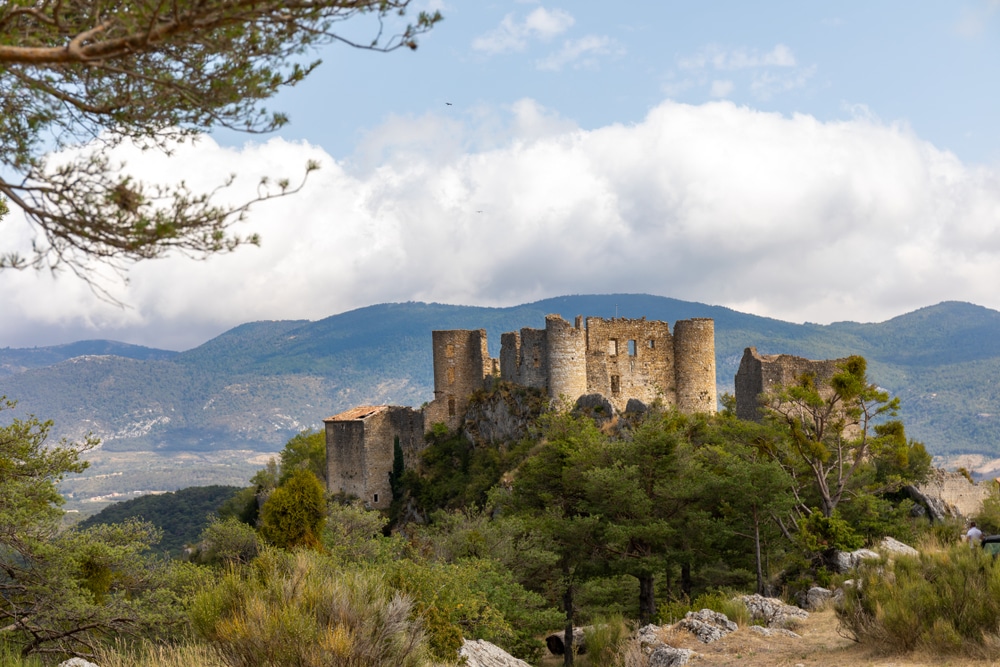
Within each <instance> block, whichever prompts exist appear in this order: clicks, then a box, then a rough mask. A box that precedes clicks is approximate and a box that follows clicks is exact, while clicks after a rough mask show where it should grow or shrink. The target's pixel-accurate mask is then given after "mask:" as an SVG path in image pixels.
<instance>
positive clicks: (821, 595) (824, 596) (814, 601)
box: [796, 586, 833, 611]
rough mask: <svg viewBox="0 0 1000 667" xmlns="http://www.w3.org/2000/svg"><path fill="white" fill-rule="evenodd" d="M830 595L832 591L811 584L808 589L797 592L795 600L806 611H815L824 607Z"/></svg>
mask: <svg viewBox="0 0 1000 667" xmlns="http://www.w3.org/2000/svg"><path fill="white" fill-rule="evenodd" d="M832 597H833V591H831V590H829V589H827V588H823V587H822V586H813V587H812V588H810V589H809V590H808V591H805V592H803V593H799V595H798V596H797V598H796V602H798V604H799V606H800V607H802V608H803V609H805V610H806V611H817V610H819V609H822V608H823V607H825V606H826V604H827V602H829V600H830V599H831V598H832Z"/></svg>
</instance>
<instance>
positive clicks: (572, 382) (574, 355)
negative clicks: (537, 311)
mask: <svg viewBox="0 0 1000 667" xmlns="http://www.w3.org/2000/svg"><path fill="white" fill-rule="evenodd" d="M582 324H583V322H582V318H579V317H578V318H577V319H576V323H575V326H574V325H571V324H570V323H569V322H567V321H566V320H564V319H563V318H561V317H559V316H558V315H546V316H545V338H546V344H547V347H548V359H547V368H546V370H547V373H548V379H549V382H548V384H549V388H548V389H549V398H553V399H556V398H559V397H560V396H565V397H567V398H568V399H569V400H571V401H575V400H576V399H577V398H579V397H580V396H582V395H583V394H586V393H587V332H586V331H584V330H583V327H582ZM529 386H531V385H529Z"/></svg>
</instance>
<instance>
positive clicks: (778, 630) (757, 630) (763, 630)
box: [750, 625, 802, 639]
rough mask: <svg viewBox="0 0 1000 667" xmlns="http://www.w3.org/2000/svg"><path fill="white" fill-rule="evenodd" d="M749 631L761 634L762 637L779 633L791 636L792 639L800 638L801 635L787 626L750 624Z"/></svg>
mask: <svg viewBox="0 0 1000 667" xmlns="http://www.w3.org/2000/svg"><path fill="white" fill-rule="evenodd" d="M750 632H753V633H754V634H758V635H761V636H763V637H774V636H775V635H781V636H783V637H791V638H792V639H801V638H802V636H801V635H797V634H795V633H794V632H792V631H791V630H788V629H787V628H765V627H764V626H762V625H751V626H750Z"/></svg>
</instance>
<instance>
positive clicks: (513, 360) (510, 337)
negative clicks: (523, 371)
mask: <svg viewBox="0 0 1000 667" xmlns="http://www.w3.org/2000/svg"><path fill="white" fill-rule="evenodd" d="M520 360H521V335H520V334H519V333H518V332H516V331H508V332H507V333H505V334H501V335H500V378H501V379H503V380H507V381H508V382H516V383H517V384H524V383H523V382H520V379H519V378H520V373H519V369H518V364H519V363H520Z"/></svg>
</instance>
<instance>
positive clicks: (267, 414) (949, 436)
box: [0, 294, 1000, 456]
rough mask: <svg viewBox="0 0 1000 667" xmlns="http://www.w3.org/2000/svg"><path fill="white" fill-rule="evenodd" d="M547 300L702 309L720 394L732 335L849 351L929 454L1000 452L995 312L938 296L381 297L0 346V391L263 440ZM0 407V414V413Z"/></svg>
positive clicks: (823, 351)
mask: <svg viewBox="0 0 1000 667" xmlns="http://www.w3.org/2000/svg"><path fill="white" fill-rule="evenodd" d="M548 313H558V314H561V315H562V316H563V317H565V318H566V319H571V318H573V317H574V316H576V315H578V314H579V315H585V316H588V315H590V316H601V317H614V316H615V315H616V314H617V315H618V316H619V317H643V316H645V317H646V318H648V319H658V320H666V321H668V322H670V324H671V326H673V323H674V322H675V321H676V320H678V319H687V318H691V317H711V318H714V319H715V326H716V357H717V367H718V385H719V391H720V393H721V392H723V391H730V392H731V391H732V386H733V378H734V375H735V373H736V369H737V367H738V365H739V360H740V358H741V356H742V354H743V350H744V348H745V347H748V346H755V347H756V348H757V349H758V350H759V351H760V352H762V353H788V354H795V355H800V356H806V357H810V358H814V359H820V358H834V357H842V356H846V355H849V354H861V355H864V356H865V357H867V358H868V360H869V363H870V375H871V377H872V379H873V380H874V381H876V382H878V383H879V384H880V385H881V386H883V387H885V388H887V389H889V390H890V391H891V392H892V393H894V394H895V395H898V396H899V397H900V398H901V399H902V403H903V418H904V420H905V423H906V427H907V431H908V433H909V434H910V436H911V437H914V438H917V439H919V440H922V441H923V442H925V443H926V445H927V446H928V449H929V450H930V451H931V452H932V453H934V454H939V455H945V454H958V453H981V454H985V455H987V456H1000V395H998V388H997V387H998V380H1000V312H997V311H994V310H989V309H987V308H983V307H980V306H975V305H972V304H967V303H958V302H947V303H942V304H938V305H936V306H931V307H928V308H923V309H921V310H918V311H915V312H913V313H908V314H906V315H902V316H900V317H896V318H894V319H892V320H889V321H887V322H882V323H877V324H858V323H853V322H838V323H834V324H830V325H818V324H808V323H807V324H791V323H788V322H782V321H779V320H774V319H769V318H764V317H757V316H755V315H747V314H744V313H739V312H736V311H734V310H731V309H729V308H723V307H718V306H708V305H704V304H700V303H691V302H685V301H678V300H676V299H669V298H664V297H657V296H648V295H622V294H619V295H600V296H587V295H581V296H566V297H559V298H554V299H546V300H544V301H538V302H535V303H530V304H525V305H521V306H514V307H510V308H480V307H469V306H449V305H441V304H426V303H393V304H382V305H377V306H371V307H367V308H361V309H359V310H354V311H350V312H347V313H343V314H340V315H334V316H332V317H328V318H326V319H323V320H319V321H316V322H309V321H305V320H300V321H270V322H252V323H247V324H243V325H241V326H238V327H236V328H234V329H232V330H230V331H227V332H226V333H224V334H222V335H221V336H218V337H217V338H214V339H212V340H210V341H208V342H206V343H205V344H204V345H201V346H199V347H196V348H194V349H192V350H188V351H186V352H171V351H167V350H156V349H150V348H145V347H139V346H134V345H126V344H123V343H116V342H112V341H82V342H78V343H73V344H70V345H60V346H53V347H43V348H31V349H23V348H22V349H10V348H8V349H2V350H0V394H6V395H7V396H9V397H11V398H15V399H17V400H18V401H19V405H18V412H19V413H21V414H23V413H33V414H36V415H38V416H40V417H44V418H47V419H53V420H54V421H55V424H56V426H55V431H56V434H57V435H60V436H67V437H70V438H79V437H82V436H83V435H84V434H85V433H87V432H93V433H94V434H96V435H98V436H99V437H101V438H102V439H103V440H104V445H103V447H104V449H105V450H106V451H110V452H125V451H133V452H135V451H143V450H155V451H157V452H160V453H161V454H163V453H165V452H180V451H187V452H207V451H212V450H218V449H240V450H256V451H275V450H277V449H280V447H281V446H282V445H283V444H284V442H285V441H286V440H287V438H288V437H289V436H290V435H292V434H294V433H295V432H297V431H299V430H301V429H304V428H318V427H319V426H321V424H322V420H323V418H325V417H328V416H330V415H333V414H336V413H337V412H339V411H341V410H343V409H346V408H349V407H352V406H354V405H359V404H371V403H393V404H400V405H420V404H421V403H423V402H425V401H429V400H430V399H431V398H432V388H433V380H432V369H431V331H432V330H434V329H478V328H485V329H486V330H487V332H488V335H489V340H490V352H491V354H492V355H494V356H496V355H497V354H498V351H499V345H500V334H501V333H502V332H504V331H512V330H515V329H519V328H521V327H525V326H529V327H539V328H540V327H543V326H544V317H545V315H546V314H548ZM6 414H7V413H4V414H3V415H0V418H2V417H3V416H5V415H6Z"/></svg>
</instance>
